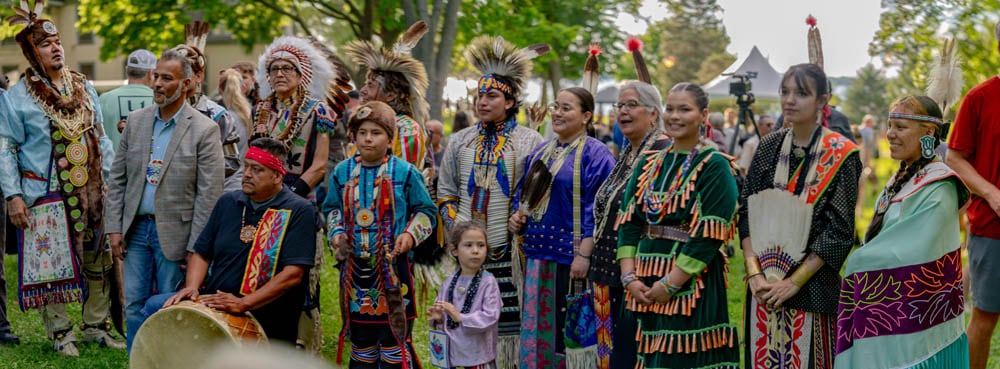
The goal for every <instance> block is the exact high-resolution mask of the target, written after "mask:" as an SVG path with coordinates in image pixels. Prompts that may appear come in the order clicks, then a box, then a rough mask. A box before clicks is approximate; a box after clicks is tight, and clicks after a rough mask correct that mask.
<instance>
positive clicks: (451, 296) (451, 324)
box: [445, 268, 483, 329]
mask: <svg viewBox="0 0 1000 369" xmlns="http://www.w3.org/2000/svg"><path fill="white" fill-rule="evenodd" d="M461 275H462V269H461V268H459V270H458V271H456V272H455V276H454V277H452V278H451V283H450V284H449V285H448V302H449V303H451V302H452V301H454V300H455V285H456V284H458V277H459V276H461ZM482 277H483V270H482V268H480V269H479V271H477V272H476V276H475V277H472V282H470V283H469V287H468V289H467V290H466V293H465V300H464V301H462V314H468V313H469V312H470V311H472V303H473V302H474V299H475V297H476V292H478V291H479V281H480V280H481V279H482ZM445 319H446V320H447V321H448V329H455V328H458V323H457V322H455V321H454V320H451V317H450V316H448V315H447V314H445Z"/></svg>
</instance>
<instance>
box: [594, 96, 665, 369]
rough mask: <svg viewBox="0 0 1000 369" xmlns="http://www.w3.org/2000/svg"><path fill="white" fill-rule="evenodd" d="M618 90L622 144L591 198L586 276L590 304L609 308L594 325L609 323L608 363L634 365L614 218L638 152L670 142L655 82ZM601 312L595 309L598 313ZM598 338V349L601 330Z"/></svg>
mask: <svg viewBox="0 0 1000 369" xmlns="http://www.w3.org/2000/svg"><path fill="white" fill-rule="evenodd" d="M618 91H619V92H618V103H616V104H615V109H616V110H617V116H618V117H619V119H618V120H619V122H618V125H619V126H620V128H621V130H622V131H623V132H624V134H625V138H626V143H625V146H624V147H622V148H621V149H620V155H619V156H618V161H617V162H616V163H615V166H614V168H612V169H611V174H609V175H608V178H607V179H605V180H604V183H603V184H602V185H601V187H600V188H599V190H598V191H597V195H596V198H595V199H594V226H595V227H594V252H593V253H592V254H591V258H590V273H589V277H590V280H591V281H592V282H593V284H594V296H595V302H594V303H595V307H596V308H597V310H598V311H599V312H601V311H605V312H610V313H609V314H606V316H608V317H609V318H607V319H602V321H601V322H600V324H599V327H610V328H611V329H610V332H609V333H610V336H611V345H610V348H611V356H610V360H609V364H610V363H611V362H613V363H615V364H616V365H615V366H616V367H621V368H633V367H635V353H636V347H635V322H634V321H621V320H620V319H619V317H620V315H621V308H622V298H623V297H624V296H625V290H624V288H623V287H622V284H621V281H620V280H619V276H620V275H621V272H620V271H621V268H620V267H619V266H618V257H617V253H618V231H617V230H616V227H615V221H616V218H617V217H618V208H620V207H621V202H622V198H623V195H624V193H625V184H626V183H628V180H629V177H630V176H631V175H632V171H633V170H634V169H635V166H636V163H638V162H639V158H640V157H643V156H644V155H642V153H645V152H648V151H656V150H662V149H663V148H665V147H667V145H669V144H670V142H671V141H670V138H668V137H667V136H666V135H664V134H663V129H662V126H663V122H662V119H661V117H662V108H661V106H660V104H661V103H660V101H661V100H662V99H661V97H660V92H659V91H657V90H656V87H653V86H652V85H650V84H648V83H645V82H639V81H630V82H625V83H624V84H623V85H622V86H621V87H620V88H619V89H618ZM601 315H602V314H598V317H599V318H600V317H601ZM599 333H600V332H599ZM598 341H599V343H598V345H599V347H598V350H599V351H600V350H601V348H600V345H601V342H600V341H601V336H600V334H599V336H598ZM599 354H600V352H599ZM619 365H620V366H619ZM607 367H608V366H606V367H602V369H606V368H607Z"/></svg>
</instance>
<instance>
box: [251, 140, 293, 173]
mask: <svg viewBox="0 0 1000 369" xmlns="http://www.w3.org/2000/svg"><path fill="white" fill-rule="evenodd" d="M246 158H247V159H250V160H253V161H256V162H258V163H260V165H263V166H265V167H267V168H270V169H271V170H274V171H275V172H278V174H281V175H282V176H284V175H285V164H284V163H282V162H281V160H278V158H277V157H275V156H274V155H272V154H271V153H269V152H267V151H264V150H263V149H261V148H259V147H256V146H250V149H248V150H247V156H246Z"/></svg>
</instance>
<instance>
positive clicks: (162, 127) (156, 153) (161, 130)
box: [139, 107, 183, 215]
mask: <svg viewBox="0 0 1000 369" xmlns="http://www.w3.org/2000/svg"><path fill="white" fill-rule="evenodd" d="M181 110H183V109H178V110H177V112H176V113H174V116H172V117H170V119H169V120H167V121H163V119H162V118H160V108H159V107H157V108H156V114H154V115H153V117H154V118H153V142H152V143H151V144H150V145H149V147H150V152H149V163H146V186H145V187H144V188H143V189H142V202H140V203H139V215H153V214H156V206H155V199H156V197H155V196H156V185H157V184H158V183H159V181H160V176H161V175H163V156H164V155H166V153H167V146H168V145H170V139H171V138H173V137H174V127H177V124H176V123H177V116H178V115H179V114H180V113H181Z"/></svg>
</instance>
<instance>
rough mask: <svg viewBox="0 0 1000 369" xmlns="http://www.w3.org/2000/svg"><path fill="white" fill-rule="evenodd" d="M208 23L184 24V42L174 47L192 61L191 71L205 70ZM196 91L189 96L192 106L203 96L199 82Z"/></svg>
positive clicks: (195, 72) (199, 71) (202, 71)
mask: <svg viewBox="0 0 1000 369" xmlns="http://www.w3.org/2000/svg"><path fill="white" fill-rule="evenodd" d="M208 30H209V26H208V23H205V22H202V21H194V22H191V23H188V24H185V25H184V43H183V44H180V45H177V46H175V47H174V49H173V50H174V51H176V52H177V53H178V54H181V55H183V56H184V58H186V59H187V60H188V61H190V62H191V71H192V72H193V73H194V74H202V73H204V72H205V65H206V60H205V52H204V50H205V40H207V39H208ZM194 91H195V93H194V94H192V95H191V96H188V99H189V102H190V103H191V105H192V106H194V105H197V104H198V99H199V98H201V93H202V88H201V84H200V83H199V84H198V85H197V86H195V90H194Z"/></svg>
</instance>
